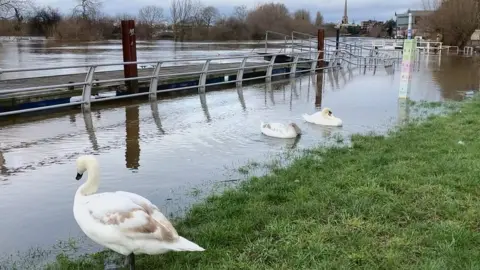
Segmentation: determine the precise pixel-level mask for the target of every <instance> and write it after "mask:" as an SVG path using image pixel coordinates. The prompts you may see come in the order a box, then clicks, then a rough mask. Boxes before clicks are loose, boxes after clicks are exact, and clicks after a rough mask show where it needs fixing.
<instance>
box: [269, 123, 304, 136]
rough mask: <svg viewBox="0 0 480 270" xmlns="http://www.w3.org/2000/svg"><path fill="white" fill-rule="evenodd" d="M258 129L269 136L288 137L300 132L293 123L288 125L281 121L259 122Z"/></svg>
mask: <svg viewBox="0 0 480 270" xmlns="http://www.w3.org/2000/svg"><path fill="white" fill-rule="evenodd" d="M260 131H261V132H262V133H263V134H265V135H267V136H270V137H275V138H283V139H290V138H295V137H297V136H299V135H301V134H302V131H301V130H300V128H299V127H298V126H297V124H295V123H290V124H288V125H285V124H282V123H263V122H262V123H261V124H260Z"/></svg>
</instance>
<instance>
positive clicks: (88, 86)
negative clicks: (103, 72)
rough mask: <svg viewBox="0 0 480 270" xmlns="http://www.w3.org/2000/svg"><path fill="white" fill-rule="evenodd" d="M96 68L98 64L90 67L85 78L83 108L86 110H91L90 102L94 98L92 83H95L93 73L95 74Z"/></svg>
mask: <svg viewBox="0 0 480 270" xmlns="http://www.w3.org/2000/svg"><path fill="white" fill-rule="evenodd" d="M95 68H96V66H91V67H89V68H88V72H87V76H86V78H85V84H84V85H83V92H82V101H83V104H82V109H83V110H84V111H90V104H91V101H90V100H91V98H92V83H93V75H95Z"/></svg>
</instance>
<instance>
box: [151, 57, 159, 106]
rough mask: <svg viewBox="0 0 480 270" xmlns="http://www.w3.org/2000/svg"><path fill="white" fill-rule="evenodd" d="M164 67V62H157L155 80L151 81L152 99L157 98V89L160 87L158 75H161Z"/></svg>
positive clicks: (154, 72)
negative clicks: (161, 68)
mask: <svg viewBox="0 0 480 270" xmlns="http://www.w3.org/2000/svg"><path fill="white" fill-rule="evenodd" d="M161 66H162V62H157V65H156V66H155V68H154V69H153V74H152V76H153V78H151V79H150V89H149V93H150V94H149V96H150V98H154V97H156V96H157V87H158V75H159V73H160V67H161Z"/></svg>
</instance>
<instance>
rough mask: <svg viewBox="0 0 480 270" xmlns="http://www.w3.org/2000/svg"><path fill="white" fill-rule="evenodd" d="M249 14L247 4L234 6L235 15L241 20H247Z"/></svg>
mask: <svg viewBox="0 0 480 270" xmlns="http://www.w3.org/2000/svg"><path fill="white" fill-rule="evenodd" d="M247 16H248V9H247V6H245V5H241V6H236V7H234V8H233V17H234V18H235V19H237V20H239V21H241V22H245V20H246V19H247Z"/></svg>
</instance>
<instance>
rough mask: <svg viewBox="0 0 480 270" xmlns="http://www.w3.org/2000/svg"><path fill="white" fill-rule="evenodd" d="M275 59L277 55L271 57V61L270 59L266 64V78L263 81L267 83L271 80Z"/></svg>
mask: <svg viewBox="0 0 480 270" xmlns="http://www.w3.org/2000/svg"><path fill="white" fill-rule="evenodd" d="M276 58H277V55H272V59H270V62H269V63H268V68H267V74H266V75H267V76H266V77H265V80H266V81H267V82H269V81H271V80H272V73H273V66H274V65H275V59H276Z"/></svg>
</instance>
